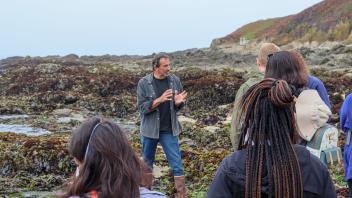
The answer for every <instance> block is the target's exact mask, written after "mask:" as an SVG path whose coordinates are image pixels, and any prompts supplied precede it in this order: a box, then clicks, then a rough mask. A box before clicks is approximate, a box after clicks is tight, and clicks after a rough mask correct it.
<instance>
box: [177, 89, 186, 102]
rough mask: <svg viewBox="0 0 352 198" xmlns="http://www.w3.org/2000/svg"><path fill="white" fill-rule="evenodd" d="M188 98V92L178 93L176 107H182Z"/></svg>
mask: <svg viewBox="0 0 352 198" xmlns="http://www.w3.org/2000/svg"><path fill="white" fill-rule="evenodd" d="M186 97H187V92H186V91H183V92H181V93H179V94H178V93H177V92H176V95H175V105H176V106H177V105H180V104H181V103H182V102H184V101H186Z"/></svg>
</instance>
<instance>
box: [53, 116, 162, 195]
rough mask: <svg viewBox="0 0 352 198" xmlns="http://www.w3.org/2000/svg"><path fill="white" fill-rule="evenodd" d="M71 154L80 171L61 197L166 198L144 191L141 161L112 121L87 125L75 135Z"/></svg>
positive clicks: (81, 127) (73, 135)
mask: <svg viewBox="0 0 352 198" xmlns="http://www.w3.org/2000/svg"><path fill="white" fill-rule="evenodd" d="M68 150H69V153H70V154H71V156H73V158H74V161H75V163H76V164H77V170H76V174H75V175H74V177H73V178H72V180H71V181H70V183H68V186H67V188H66V189H65V193H64V194H63V195H62V196H58V197H65V198H67V197H70V198H79V197H84V198H86V197H89V198H111V197H116V198H165V195H163V194H162V193H159V192H155V191H150V190H148V189H146V188H144V187H141V185H143V183H142V181H143V178H142V177H143V174H142V169H143V166H142V164H141V161H140V159H139V158H138V156H137V155H136V153H135V151H134V150H133V149H132V147H131V146H130V144H129V142H128V140H127V137H126V136H125V134H124V132H123V131H122V130H121V128H120V127H119V126H118V125H116V124H115V123H113V122H111V121H107V120H103V119H100V118H91V119H88V120H87V121H85V122H83V124H82V125H81V126H80V127H79V128H78V129H76V130H75V131H74V132H73V134H72V136H71V139H70V143H69V148H68Z"/></svg>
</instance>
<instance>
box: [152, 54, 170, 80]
mask: <svg viewBox="0 0 352 198" xmlns="http://www.w3.org/2000/svg"><path fill="white" fill-rule="evenodd" d="M170 70H171V65H170V60H169V59H168V58H161V59H160V65H159V67H155V70H154V72H156V73H157V74H158V75H159V76H160V77H166V76H168V75H169V73H170Z"/></svg>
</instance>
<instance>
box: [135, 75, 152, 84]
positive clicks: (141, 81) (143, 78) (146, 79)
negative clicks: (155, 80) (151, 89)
mask: <svg viewBox="0 0 352 198" xmlns="http://www.w3.org/2000/svg"><path fill="white" fill-rule="evenodd" d="M151 77H152V74H147V75H145V76H143V77H142V78H141V79H139V81H138V83H143V82H147V81H148V80H149V79H150V78H151Z"/></svg>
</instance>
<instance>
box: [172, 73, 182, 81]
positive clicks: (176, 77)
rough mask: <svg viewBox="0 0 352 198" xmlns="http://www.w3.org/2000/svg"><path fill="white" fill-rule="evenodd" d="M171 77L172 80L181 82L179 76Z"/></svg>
mask: <svg viewBox="0 0 352 198" xmlns="http://www.w3.org/2000/svg"><path fill="white" fill-rule="evenodd" d="M170 77H171V78H172V79H175V80H177V81H180V78H179V77H178V76H176V75H175V74H170Z"/></svg>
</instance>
